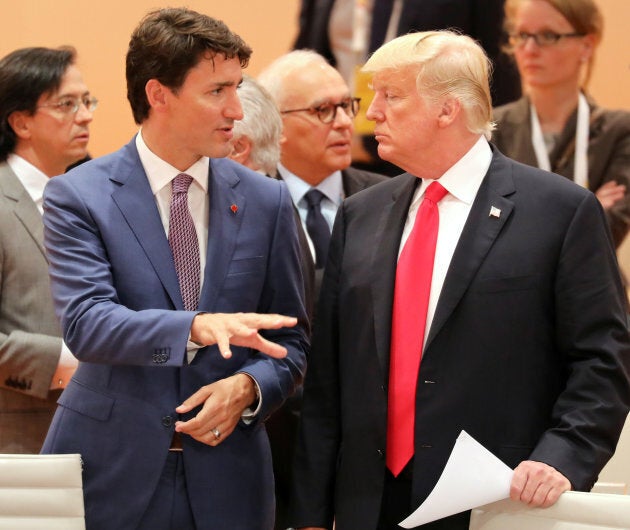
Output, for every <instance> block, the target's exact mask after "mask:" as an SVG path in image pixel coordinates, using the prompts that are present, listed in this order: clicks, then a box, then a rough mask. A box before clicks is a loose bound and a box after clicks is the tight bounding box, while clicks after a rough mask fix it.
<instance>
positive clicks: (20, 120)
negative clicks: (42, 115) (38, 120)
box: [7, 110, 32, 140]
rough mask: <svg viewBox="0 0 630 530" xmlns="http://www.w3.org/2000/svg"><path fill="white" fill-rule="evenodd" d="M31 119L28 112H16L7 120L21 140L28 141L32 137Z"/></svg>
mask: <svg viewBox="0 0 630 530" xmlns="http://www.w3.org/2000/svg"><path fill="white" fill-rule="evenodd" d="M31 117H32V116H30V115H29V114H28V113H27V112H26V111H23V110H16V111H13V112H12V113H11V114H9V117H8V118H7V121H8V122H9V126H10V127H11V129H13V132H14V133H15V135H16V136H17V137H18V138H19V139H20V140H28V139H29V138H30V137H31V120H30V118H31Z"/></svg>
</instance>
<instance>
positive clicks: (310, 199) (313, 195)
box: [304, 188, 324, 206]
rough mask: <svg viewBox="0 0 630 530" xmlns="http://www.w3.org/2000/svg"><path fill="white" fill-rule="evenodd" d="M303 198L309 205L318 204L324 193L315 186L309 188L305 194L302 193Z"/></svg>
mask: <svg viewBox="0 0 630 530" xmlns="http://www.w3.org/2000/svg"><path fill="white" fill-rule="evenodd" d="M304 198H305V199H306V202H307V203H308V205H309V206H318V205H319V203H320V202H322V199H323V198H324V194H323V193H322V192H321V191H319V190H316V189H315V188H311V189H310V190H309V191H308V192H307V193H306V195H304Z"/></svg>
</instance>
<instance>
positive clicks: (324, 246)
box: [304, 188, 330, 269]
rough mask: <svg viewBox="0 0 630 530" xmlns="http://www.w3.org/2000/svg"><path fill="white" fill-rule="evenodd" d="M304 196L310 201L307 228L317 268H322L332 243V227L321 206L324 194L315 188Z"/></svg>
mask: <svg viewBox="0 0 630 530" xmlns="http://www.w3.org/2000/svg"><path fill="white" fill-rule="evenodd" d="M304 198H305V199H306V202H307V203H308V213H307V214H306V230H307V231H308V235H309V236H310V238H311V241H312V242H313V246H314V247H315V257H316V259H315V268H317V269H321V268H322V267H323V266H324V265H325V264H326V255H327V254H328V244H329V243H330V228H328V223H327V222H326V219H324V216H323V215H322V210H321V208H320V203H321V202H322V199H323V198H324V194H323V193H322V192H321V191H319V190H316V189H314V188H313V189H311V190H309V191H308V192H307V193H306V195H304Z"/></svg>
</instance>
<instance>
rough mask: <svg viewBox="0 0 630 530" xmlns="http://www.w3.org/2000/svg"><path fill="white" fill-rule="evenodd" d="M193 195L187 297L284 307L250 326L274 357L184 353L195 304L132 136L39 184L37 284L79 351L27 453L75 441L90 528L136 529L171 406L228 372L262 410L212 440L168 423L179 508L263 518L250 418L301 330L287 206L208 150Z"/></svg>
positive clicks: (205, 307) (282, 393)
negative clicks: (268, 321) (195, 234)
mask: <svg viewBox="0 0 630 530" xmlns="http://www.w3.org/2000/svg"><path fill="white" fill-rule="evenodd" d="M209 195H210V209H209V212H210V218H209V230H208V250H207V257H206V266H205V279H204V284H203V286H202V290H201V294H200V301H199V310H200V311H207V312H228V313H231V312H238V311H243V312H252V311H254V312H260V313H281V314H286V315H293V316H297V317H298V318H299V324H298V325H297V326H296V327H295V328H291V329H281V330H275V331H269V332H265V333H264V335H265V336H266V337H267V338H269V339H270V340H273V341H275V342H278V343H280V344H282V345H284V346H285V347H287V349H288V352H289V353H288V356H287V357H286V358H285V359H282V360H275V359H272V358H270V357H268V356H266V355H263V354H261V353H257V352H255V351H251V350H250V349H247V348H239V347H233V348H232V351H233V356H232V358H231V359H227V360H226V359H224V358H222V357H221V355H220V354H219V352H218V349H217V347H216V346H212V347H206V348H202V349H200V350H199V351H198V353H197V355H196V357H195V359H194V361H193V362H192V363H191V364H190V365H187V363H186V361H185V347H186V343H187V339H188V335H189V331H190V325H191V322H192V319H193V318H194V316H195V314H196V312H190V311H184V309H183V302H182V299H181V295H180V292H179V287H178V281H177V275H176V272H175V267H174V264H173V258H172V255H171V251H170V247H169V245H168V240H167V237H166V234H165V232H164V228H163V225H162V223H161V221H160V217H159V214H158V210H157V207H156V203H155V198H154V196H153V194H152V192H151V189H150V186H149V182H148V179H147V177H146V175H145V173H144V170H143V168H142V165H141V163H140V159H139V157H138V153H137V150H136V147H135V141H133V140H132V141H131V142H130V143H129V144H128V145H126V146H125V147H123V148H122V149H121V150H119V151H118V152H115V153H113V154H111V155H108V156H105V157H102V158H99V159H95V160H93V161H90V162H88V163H86V164H83V165H81V166H79V167H78V168H76V169H74V170H73V171H71V172H70V173H68V174H66V175H63V176H60V177H56V178H54V179H51V180H50V183H49V185H48V186H47V188H46V191H45V199H44V209H45V215H44V222H45V245H46V249H47V252H48V256H49V258H50V273H51V279H52V290H53V297H54V300H55V304H56V310H57V312H58V314H59V316H60V317H61V323H62V327H63V333H64V338H65V340H66V342H67V344H68V345H69V347H70V348H71V350H72V351H73V353H74V354H75V355H76V356H77V357H78V358H79V360H80V364H79V368H78V370H77V372H76V374H75V375H74V377H73V379H72V381H71V382H70V384H69V385H68V387H67V389H66V390H65V391H64V393H63V394H62V396H61V398H60V400H59V405H60V406H59V408H58V409H57V412H56V414H55V417H54V420H53V423H52V425H51V428H50V431H49V433H48V437H47V439H46V443H45V445H44V449H43V451H44V452H46V453H73V452H77V453H81V455H82V457H83V461H84V490H85V503H86V520H87V526H88V528H90V529H91V530H100V529H103V530H105V529H112V528H116V529H118V530H126V529H133V528H135V527H136V525H137V524H138V521H139V520H140V518H141V517H142V515H143V512H144V510H145V508H146V506H147V504H148V503H149V500H150V499H151V496H152V494H153V491H154V490H155V486H156V483H157V481H158V479H159V477H160V473H161V471H162V467H163V464H164V462H165V459H166V457H167V454H168V448H169V444H170V441H171V437H172V434H173V428H174V423H175V421H176V420H177V419H178V415H177V414H176V413H175V408H176V407H177V406H178V405H179V404H180V403H182V401H183V400H184V399H185V398H187V397H188V396H190V395H191V394H192V393H194V392H195V391H197V390H198V389H199V388H200V387H201V386H203V385H207V384H209V383H212V382H214V381H217V380H219V379H222V378H225V377H228V376H231V375H233V374H234V373H236V372H245V373H247V374H250V375H251V376H252V377H254V378H255V379H256V381H257V382H258V384H259V386H260V389H261V395H262V410H261V412H260V414H259V415H258V416H257V418H256V419H255V421H253V422H252V423H250V424H247V425H246V424H245V423H243V422H240V423H239V425H238V426H237V428H236V429H235V431H234V432H233V433H232V434H231V435H230V436H229V437H228V438H226V440H225V441H224V442H223V443H222V444H220V445H219V446H217V447H210V446H207V445H204V444H201V443H199V442H197V441H195V440H193V439H192V438H190V437H189V436H183V438H184V440H183V443H184V464H185V473H186V480H187V484H188V493H189V497H190V502H191V507H192V510H193V512H194V516H195V520H196V522H197V525H198V526H197V528H199V529H200V530H201V529H208V530H210V529H212V530H217V529H225V530H228V529H229V530H234V529H243V530H245V529H246V530H253V529H260V530H269V529H270V528H272V525H273V509H274V504H273V478H272V467H271V454H270V449H269V443H268V440H267V435H266V432H265V429H264V425H263V423H262V420H263V419H264V418H266V417H267V416H268V415H269V414H270V413H271V412H272V411H273V410H275V409H276V408H278V407H279V406H280V405H281V403H282V402H283V401H284V399H286V398H287V397H288V396H289V395H290V394H291V393H292V392H293V391H294V389H295V387H296V386H297V385H298V384H299V383H300V382H301V379H302V376H303V373H304V370H305V353H306V349H307V344H308V338H307V333H308V323H307V321H306V312H305V309H304V303H303V281H302V275H301V270H300V262H299V252H300V251H299V244H298V240H297V235H296V231H295V223H294V219H293V216H294V213H293V205H292V203H291V198H290V196H289V193H288V190H287V189H286V187H285V185H284V184H283V183H280V182H277V181H275V180H272V179H269V178H266V177H263V176H261V175H258V174H257V173H254V172H252V171H250V170H248V169H246V168H244V167H242V166H240V165H238V164H236V163H234V162H232V161H229V160H225V159H216V160H215V159H213V160H211V161H210V167H209ZM232 205H236V206H237V209H236V211H233V210H234V208H232ZM196 412H197V411H193V414H194V413H196ZM191 415H192V414H188V415H186V417H189V416H191Z"/></svg>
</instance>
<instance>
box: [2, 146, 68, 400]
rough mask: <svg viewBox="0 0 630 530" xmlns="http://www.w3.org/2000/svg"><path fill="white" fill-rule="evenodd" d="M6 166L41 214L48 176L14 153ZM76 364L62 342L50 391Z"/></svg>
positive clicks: (64, 382) (64, 381) (60, 384)
mask: <svg viewBox="0 0 630 530" xmlns="http://www.w3.org/2000/svg"><path fill="white" fill-rule="evenodd" d="M7 164H8V165H9V167H10V168H11V170H12V171H13V173H15V175H16V176H17V178H18V180H19V181H20V182H21V183H22V186H24V189H26V192H27V193H28V194H29V196H30V198H31V199H33V202H34V203H35V206H37V209H38V210H39V213H40V214H43V213H44V209H43V196H44V187H45V186H46V183H47V182H48V178H49V177H48V175H46V174H45V173H44V172H42V171H40V170H39V169H38V168H36V167H35V166H34V165H33V164H31V163H30V162H28V161H26V160H25V159H23V158H22V157H21V156H18V155H16V154H15V153H11V154H10V155H9V156H8V157H7ZM78 364H79V361H77V359H76V357H75V356H74V355H72V352H71V351H70V349H69V348H68V346H66V343H65V342H64V341H63V340H62V341H61V353H60V355H59V361H58V362H57V370H56V371H55V373H54V374H53V377H52V379H51V381H50V389H51V390H56V389H59V388H65V386H66V385H67V384H68V381H70V378H71V377H72V374H73V373H74V371H75V370H76V368H77V366H78Z"/></svg>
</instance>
